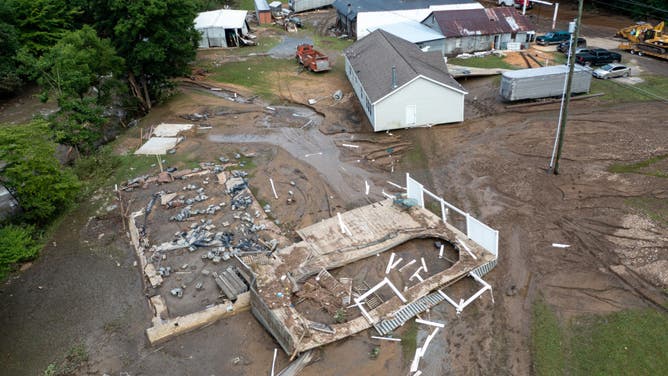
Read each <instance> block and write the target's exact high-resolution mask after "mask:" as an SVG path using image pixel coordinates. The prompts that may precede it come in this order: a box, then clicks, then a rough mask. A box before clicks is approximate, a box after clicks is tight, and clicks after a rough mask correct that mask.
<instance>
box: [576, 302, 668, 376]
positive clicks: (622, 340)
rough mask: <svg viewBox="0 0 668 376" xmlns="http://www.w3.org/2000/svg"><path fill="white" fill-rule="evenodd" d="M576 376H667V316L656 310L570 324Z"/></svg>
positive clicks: (608, 316)
mask: <svg viewBox="0 0 668 376" xmlns="http://www.w3.org/2000/svg"><path fill="white" fill-rule="evenodd" d="M571 332H572V334H573V339H572V343H571V352H570V353H571V357H570V358H571V362H570V363H571V365H572V374H573V375H592V376H595V375H601V376H604V375H605V376H612V375H667V374H668V352H667V351H666V346H668V316H666V314H664V313H661V312H657V311H655V310H651V309H646V310H633V311H622V312H617V313H613V314H611V315H605V316H585V317H581V318H578V319H576V320H574V322H573V323H572V324H571Z"/></svg>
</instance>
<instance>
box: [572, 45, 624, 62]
mask: <svg viewBox="0 0 668 376" xmlns="http://www.w3.org/2000/svg"><path fill="white" fill-rule="evenodd" d="M620 61H622V55H620V54H618V53H616V52H610V51H608V50H604V49H602V48H597V49H593V50H590V51H589V52H585V53H579V54H576V55H575V62H576V63H578V64H580V65H585V66H590V65H605V64H608V63H619V62H620Z"/></svg>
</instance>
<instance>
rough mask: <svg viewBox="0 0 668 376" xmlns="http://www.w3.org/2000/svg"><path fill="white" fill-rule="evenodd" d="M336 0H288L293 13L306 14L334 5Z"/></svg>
mask: <svg viewBox="0 0 668 376" xmlns="http://www.w3.org/2000/svg"><path fill="white" fill-rule="evenodd" d="M333 3H334V0H288V5H289V6H290V9H292V11H293V12H295V13H298V12H305V11H307V10H311V9H317V8H322V7H326V6H328V5H332V4H333Z"/></svg>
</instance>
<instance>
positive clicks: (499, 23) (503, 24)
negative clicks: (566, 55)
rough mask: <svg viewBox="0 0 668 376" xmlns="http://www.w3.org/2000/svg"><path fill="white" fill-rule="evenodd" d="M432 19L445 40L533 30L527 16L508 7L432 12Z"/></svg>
mask: <svg viewBox="0 0 668 376" xmlns="http://www.w3.org/2000/svg"><path fill="white" fill-rule="evenodd" d="M433 17H434V20H435V21H436V23H437V24H438V27H439V28H440V29H441V33H443V35H444V36H445V37H446V38H453V37H464V36H469V35H492V34H505V33H517V32H526V31H533V30H535V28H534V27H533V25H532V24H531V21H529V18H528V17H527V16H523V15H522V14H521V13H520V12H518V11H517V10H516V9H514V8H509V7H498V8H484V9H464V10H443V11H434V12H433ZM430 18H431V17H428V18H427V19H426V20H424V21H423V23H425V22H427V21H428V20H429V19H430Z"/></svg>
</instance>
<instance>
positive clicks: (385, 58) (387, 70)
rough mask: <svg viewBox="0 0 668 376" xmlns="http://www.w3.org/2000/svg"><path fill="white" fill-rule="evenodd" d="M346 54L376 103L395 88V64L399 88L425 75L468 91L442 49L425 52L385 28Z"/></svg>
mask: <svg viewBox="0 0 668 376" xmlns="http://www.w3.org/2000/svg"><path fill="white" fill-rule="evenodd" d="M344 54H345V55H346V57H347V58H348V61H350V64H351V65H352V67H353V69H354V70H355V72H356V73H357V77H358V78H359V80H360V81H361V83H362V86H363V87H364V91H366V94H367V96H368V97H369V99H370V100H371V101H372V102H376V101H377V100H379V99H381V98H382V97H384V96H386V95H387V94H389V93H391V92H392V91H394V89H393V88H392V67H395V68H396V72H397V87H398V88H399V87H401V86H403V85H404V84H406V83H407V82H409V81H411V80H412V79H414V78H415V77H417V76H420V75H421V76H424V77H427V78H430V79H432V80H434V81H437V82H440V83H442V84H443V85H446V86H448V87H450V88H452V89H454V90H458V91H462V92H466V90H464V88H463V87H462V86H461V85H460V84H459V83H458V82H457V81H455V79H454V78H452V76H450V74H449V73H448V68H447V66H446V65H445V61H444V60H443V55H442V54H441V52H440V51H434V52H422V50H420V49H419V48H418V47H417V46H416V45H414V44H413V43H410V42H408V41H406V40H403V39H401V38H399V37H397V36H394V35H392V34H390V33H388V32H386V31H384V30H381V29H379V30H376V31H374V32H372V33H371V34H369V35H368V36H366V37H365V38H364V39H361V40H358V41H357V42H355V43H354V44H353V45H352V46H350V47H348V48H346V49H345V51H344Z"/></svg>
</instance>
